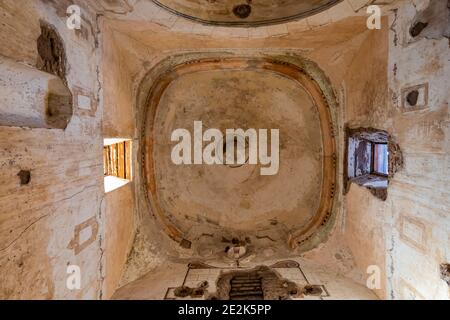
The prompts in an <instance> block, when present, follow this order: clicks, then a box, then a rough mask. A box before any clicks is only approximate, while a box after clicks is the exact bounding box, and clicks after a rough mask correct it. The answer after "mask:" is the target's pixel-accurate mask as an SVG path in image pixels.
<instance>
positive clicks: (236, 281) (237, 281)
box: [231, 279, 261, 284]
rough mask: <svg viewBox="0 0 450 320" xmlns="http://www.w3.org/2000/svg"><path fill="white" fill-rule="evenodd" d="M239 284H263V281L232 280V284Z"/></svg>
mask: <svg viewBox="0 0 450 320" xmlns="http://www.w3.org/2000/svg"><path fill="white" fill-rule="evenodd" d="M235 283H236V284H239V283H261V280H234V279H233V280H231V284H235Z"/></svg>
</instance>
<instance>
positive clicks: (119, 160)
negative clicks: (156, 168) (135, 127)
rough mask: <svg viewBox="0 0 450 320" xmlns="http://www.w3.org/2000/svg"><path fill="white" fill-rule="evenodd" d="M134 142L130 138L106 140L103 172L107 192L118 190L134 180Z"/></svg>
mask: <svg viewBox="0 0 450 320" xmlns="http://www.w3.org/2000/svg"><path fill="white" fill-rule="evenodd" d="M131 155H132V142H131V140H129V139H117V138H112V139H111V138H109V139H105V140H104V147H103V174H104V176H105V192H111V191H113V190H116V189H118V188H120V187H122V186H124V185H126V184H127V183H128V182H130V181H131V180H132V166H131V162H132V156H131Z"/></svg>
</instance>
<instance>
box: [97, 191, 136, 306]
mask: <svg viewBox="0 0 450 320" xmlns="http://www.w3.org/2000/svg"><path fill="white" fill-rule="evenodd" d="M133 199H134V198H133V186H132V184H127V185H126V186H124V187H122V188H119V189H116V190H114V191H112V192H110V193H107V194H106V196H105V199H104V202H105V271H106V277H105V280H104V297H105V298H106V299H108V298H110V297H111V296H112V294H113V293H114V292H115V291H116V289H117V288H118V286H119V283H120V281H121V279H122V276H123V272H124V267H125V262H126V260H127V257H128V253H129V252H130V249H131V245H132V244H133V240H134V215H133V214H134V201H133Z"/></svg>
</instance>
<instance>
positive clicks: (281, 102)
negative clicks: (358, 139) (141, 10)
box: [141, 55, 336, 247]
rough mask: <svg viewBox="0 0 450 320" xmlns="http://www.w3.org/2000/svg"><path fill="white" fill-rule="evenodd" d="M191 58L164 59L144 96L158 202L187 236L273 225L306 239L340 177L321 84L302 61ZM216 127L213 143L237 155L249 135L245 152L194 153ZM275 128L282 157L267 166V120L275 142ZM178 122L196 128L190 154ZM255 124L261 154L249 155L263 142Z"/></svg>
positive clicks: (285, 236)
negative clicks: (231, 159)
mask: <svg viewBox="0 0 450 320" xmlns="http://www.w3.org/2000/svg"><path fill="white" fill-rule="evenodd" d="M218 57H220V55H219V56H218ZM178 58H181V57H177V58H176V57H174V58H173V59H178ZM186 59H187V60H186V61H184V62H182V63H181V64H178V63H175V64H173V65H172V64H171V63H173V61H172V59H169V60H167V61H166V62H161V66H160V67H158V68H155V69H154V71H153V72H152V76H149V78H148V79H147V80H146V82H145V83H148V84H149V85H150V84H151V87H150V88H149V89H150V93H149V94H148V96H147V99H146V100H145V102H144V100H142V101H143V102H144V103H145V104H146V109H145V110H146V111H145V114H144V115H143V126H142V130H143V132H142V133H143V137H145V138H144V139H143V142H142V143H143V144H142V148H141V149H142V160H143V162H142V165H143V171H142V173H143V182H144V184H143V185H144V189H143V191H144V194H143V195H144V197H145V198H146V199H147V203H148V205H149V209H150V212H151V213H152V215H154V216H155V217H157V218H158V220H159V221H160V222H162V224H161V225H162V226H163V227H164V231H165V232H166V233H167V234H168V235H169V236H170V237H171V238H172V239H173V240H176V241H177V242H180V245H181V244H182V245H183V246H184V245H187V244H188V243H191V242H193V243H196V242H197V241H198V240H199V239H200V238H204V236H205V235H211V236H213V237H214V238H217V237H219V238H220V237H221V236H226V237H228V236H230V235H232V236H234V235H238V236H243V235H244V234H246V235H253V236H254V237H256V238H257V239H260V238H258V237H262V238H261V239H266V238H267V237H266V236H260V235H258V234H259V233H260V232H262V233H266V232H271V233H274V234H276V237H277V238H278V239H279V240H280V241H282V242H284V243H288V244H289V246H291V247H295V246H296V245H301V246H304V245H306V244H307V243H309V241H310V239H311V238H312V237H313V236H315V235H318V234H321V232H322V230H325V229H324V228H326V226H328V225H329V224H328V222H329V221H330V216H331V214H332V207H333V198H334V188H335V182H336V180H335V163H334V161H335V156H336V155H335V152H336V151H335V142H334V135H333V133H332V130H331V128H332V124H331V118H330V116H331V115H330V112H329V106H328V105H327V102H326V100H324V95H323V93H322V91H321V89H320V87H319V85H318V84H317V83H316V82H315V81H313V80H311V77H310V76H308V75H307V74H306V73H303V72H302V71H301V69H299V68H298V67H296V66H295V65H292V64H290V63H286V62H281V61H277V60H272V59H265V58H251V57H242V58H240V57H236V58H225V57H222V58H214V57H210V58H199V59H193V60H190V59H188V58H186ZM166 63H167V65H166ZM163 66H164V67H163ZM166 68H167V69H166ZM163 70H165V71H163ZM153 77H155V78H153ZM151 79H154V80H155V81H154V82H151ZM199 123H200V128H199V127H198V125H199ZM209 129H215V132H216V133H218V136H215V138H214V141H216V140H217V141H220V142H222V144H221V145H217V144H215V145H214V148H213V149H211V150H214V152H215V154H217V155H218V156H220V155H221V156H222V158H224V155H225V153H228V150H234V151H235V156H236V157H237V156H238V155H239V153H238V152H236V149H234V147H235V146H236V145H237V144H236V143H237V142H238V144H239V138H242V139H241V141H240V145H241V147H243V149H244V150H245V156H243V157H242V162H241V163H239V165H229V164H228V163H222V162H221V161H219V163H217V162H212V163H210V164H206V163H204V162H203V164H201V160H200V163H199V162H197V160H195V159H199V158H196V156H195V154H196V152H197V151H195V150H196V146H197V147H198V146H201V147H200V148H201V150H200V158H202V155H204V153H203V152H204V151H205V150H206V149H207V147H208V146H209V145H211V144H210V143H208V141H207V138H205V135H204V133H205V132H207V130H208V131H209ZM238 129H241V130H242V131H241V132H245V134H244V137H241V136H239V135H237V139H238V141H236V140H235V139H236V136H228V135H227V134H228V130H238ZM273 129H275V130H278V137H279V162H278V163H279V167H277V169H276V172H275V174H271V175H264V174H262V171H263V169H267V168H268V167H269V166H270V165H268V164H269V163H267V162H265V161H261V159H262V158H261V154H260V152H261V146H262V145H261V140H260V137H261V136H260V134H261V133H260V132H261V131H260V130H262V131H265V130H267V131H266V132H267V137H268V141H266V144H264V148H263V149H264V150H267V151H269V150H270V151H272V150H273V147H272V137H273V134H274V133H273V132H272V130H273ZM179 130H181V131H182V132H184V134H183V135H186V134H188V135H189V138H188V139H187V140H189V146H188V147H186V148H183V150H182V152H181V153H179V155H181V154H182V158H183V159H185V158H184V154H185V150H188V151H187V153H186V154H189V155H188V156H187V157H188V158H190V160H187V163H181V162H179V161H178V162H177V161H174V158H173V151H174V150H175V147H177V146H179V145H180V142H181V141H184V140H185V139H184V138H183V139H178V141H177V139H176V138H174V135H173V134H174V132H177V134H176V136H178V133H179V132H181V131H179ZM247 130H255V132H257V133H258V134H256V133H255V135H257V140H258V142H257V144H258V145H257V148H258V152H257V153H258V157H259V161H256V162H255V161H253V160H250V161H249V157H248V152H249V150H254V149H252V148H251V147H250V148H249V144H251V143H253V144H254V143H255V142H252V141H254V137H253V138H252V137H251V136H250V137H249V135H248V134H247ZM186 132H187V133H186ZM275 136H277V135H276V134H275ZM196 137H197V138H199V139H200V142H195V141H196ZM202 137H203V139H202ZM275 139H276V138H275ZM201 140H203V142H202V141H201ZM197 141H198V140H197ZM209 142H212V141H211V140H209ZM196 143H197V144H196ZM183 144H184V143H183ZM266 148H267V149H266ZM180 150H181V149H179V150H178V151H180ZM270 151H269V152H267V156H269V157H270V156H271V154H270ZM262 152H263V155H264V151H262ZM241 155H242V154H241ZM218 158H221V157H218ZM227 158H228V154H227ZM250 159H254V156H251V157H250ZM265 159H266V160H267V158H265ZM182 162H184V160H183V161H182ZM274 195H276V196H275V197H274ZM269 238H270V239H273V238H272V236H271V237H269ZM186 239H187V240H186ZM279 240H276V241H277V243H279V242H278V241H279ZM219 241H220V240H219ZM261 241H264V240H261Z"/></svg>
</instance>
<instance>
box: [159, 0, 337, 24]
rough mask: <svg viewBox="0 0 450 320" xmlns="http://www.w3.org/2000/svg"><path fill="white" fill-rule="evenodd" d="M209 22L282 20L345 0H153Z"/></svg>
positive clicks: (267, 21)
mask: <svg viewBox="0 0 450 320" xmlns="http://www.w3.org/2000/svg"><path fill="white" fill-rule="evenodd" d="M152 1H153V2H154V3H156V4H157V5H159V6H161V7H163V8H165V9H167V10H169V11H171V12H173V13H175V14H177V15H180V16H183V17H185V18H188V19H191V20H195V21H198V22H201V23H205V24H214V25H224V26H259V25H269V24H276V23H282V22H286V21H290V20H294V19H297V18H303V17H307V16H310V15H313V14H316V13H318V12H320V11H323V10H326V9H328V8H330V7H331V6H333V5H335V4H337V3H339V2H341V1H342V0H152Z"/></svg>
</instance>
